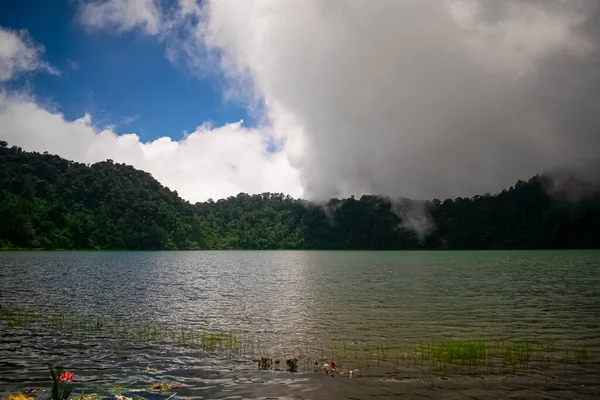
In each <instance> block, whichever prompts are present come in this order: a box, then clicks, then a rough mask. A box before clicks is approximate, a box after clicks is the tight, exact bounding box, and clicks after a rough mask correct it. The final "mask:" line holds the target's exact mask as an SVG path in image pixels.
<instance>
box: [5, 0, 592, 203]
mask: <svg viewBox="0 0 600 400" xmlns="http://www.w3.org/2000/svg"><path fill="white" fill-rule="evenodd" d="M0 7H1V9H0V139H1V140H6V141H7V142H9V145H18V146H21V147H23V148H24V149H25V150H29V151H48V152H50V153H56V154H59V155H61V156H63V157H65V158H69V159H73V160H76V161H80V162H86V163H93V162H97V161H102V160H105V159H113V160H114V161H116V162H123V163H127V164H130V165H133V166H134V167H136V168H139V169H142V170H145V171H148V172H150V173H151V174H152V175H153V176H154V177H155V178H156V179H158V180H159V181H160V182H161V183H162V184H164V185H166V186H168V187H169V188H171V189H173V190H177V191H178V193H179V194H180V195H181V196H182V197H183V198H185V199H187V200H190V201H192V202H195V201H204V200H206V199H208V198H213V199H218V198H223V197H227V196H232V195H236V194H237V193H239V192H246V193H261V192H265V191H270V192H278V193H286V194H290V195H292V196H294V197H303V198H307V199H309V200H315V201H320V200H325V199H327V198H329V197H346V196H349V195H356V196H360V195H361V194H381V195H386V196H392V197H400V196H401V197H408V198H414V199H431V198H434V197H436V198H441V199H443V198H447V197H457V196H463V197H464V196H473V195H476V194H482V193H486V192H491V193H494V192H498V191H500V190H502V189H505V188H508V187H509V186H511V185H513V184H514V183H515V182H516V181H517V180H518V179H528V178H529V177H531V176H533V175H535V174H537V173H546V172H548V171H555V170H569V169H577V170H578V171H579V170H581V168H585V166H586V165H588V163H593V162H595V161H596V160H598V157H599V156H600V150H599V149H600V146H599V144H600V143H599V142H600V133H599V132H600V131H599V122H600V117H599V116H600V72H599V71H600V68H599V65H600V52H599V47H598V46H599V44H600V41H599V39H600V3H599V2H597V1H596V0H505V1H502V2H499V1H496V0H439V1H422V0H403V1H388V0H288V1H279V0H218V1H217V0H214V1H213V0H205V1H201V2H198V1H195V0H169V1H167V0H127V1H126V0H87V1H84V0H66V1H62V2H61V1H58V0H57V1H53V2H45V1H40V0H37V1H36V0H21V1H19V2H12V1H2V2H0ZM592 165H593V164H592ZM582 166H583V167H582ZM582 176H585V177H586V179H590V180H595V179H597V178H596V176H597V175H596V174H590V173H587V174H582Z"/></svg>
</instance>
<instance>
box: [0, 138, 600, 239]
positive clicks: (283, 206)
mask: <svg viewBox="0 0 600 400" xmlns="http://www.w3.org/2000/svg"><path fill="white" fill-rule="evenodd" d="M547 184H548V180H547V178H545V177H542V176H535V177H533V178H531V179H530V180H529V181H528V182H523V181H519V182H518V183H517V184H516V185H515V186H514V187H511V188H510V189H508V190H504V191H502V192H501V193H499V194H496V195H484V196H475V197H473V198H457V199H447V200H444V201H440V200H437V199H435V200H433V201H426V202H414V201H409V200H402V201H391V200H390V199H388V198H384V197H379V196H362V197H361V198H360V199H355V198H348V199H331V200H330V201H329V202H327V203H326V204H324V205H316V204H311V203H308V202H305V201H303V200H299V199H294V198H291V197H290V196H285V195H283V194H276V193H263V194H259V195H248V194H244V193H241V194H239V195H237V196H235V197H229V198H227V199H222V200H218V201H216V202H213V201H208V202H204V203H196V204H190V203H189V202H187V201H184V200H183V199H181V198H180V197H179V196H178V194H177V192H176V191H171V190H169V189H168V188H166V187H164V186H162V185H161V184H160V183H159V182H158V181H156V180H155V179H154V178H153V177H152V176H151V175H150V174H148V173H146V172H143V171H139V170H136V169H135V168H133V167H131V166H128V165H125V164H118V163H114V162H113V161H111V160H107V161H104V162H99V163H96V164H93V165H86V164H81V163H76V162H72V161H68V160H65V159H63V158H61V157H59V156H56V155H50V154H47V153H44V154H40V153H36V152H26V151H23V150H22V149H21V148H18V147H15V146H13V147H8V144H7V143H6V142H0V248H3V249H10V248H24V249H34V248H35V249H37V248H39V249H140V250H151V249H155V250H160V249H168V250H171V249H181V250H184V249H529V248H598V247H600V228H599V227H600V198H599V197H598V196H595V197H588V198H587V199H586V200H583V201H579V202H568V201H561V200H557V199H555V198H553V197H552V196H550V195H548V193H547V190H546V187H547Z"/></svg>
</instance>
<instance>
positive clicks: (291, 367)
mask: <svg viewBox="0 0 600 400" xmlns="http://www.w3.org/2000/svg"><path fill="white" fill-rule="evenodd" d="M285 364H286V365H287V367H288V371H290V372H297V371H298V358H297V357H294V358H288V359H287V360H285Z"/></svg>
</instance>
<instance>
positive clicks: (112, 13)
mask: <svg viewBox="0 0 600 400" xmlns="http://www.w3.org/2000/svg"><path fill="white" fill-rule="evenodd" d="M79 19H80V22H81V23H82V24H83V25H84V26H86V27H88V28H93V29H104V28H107V29H116V30H117V31H118V32H123V31H128V30H132V29H135V28H139V29H142V30H143V31H144V32H145V33H147V34H150V35H155V34H157V33H158V32H159V31H160V28H161V19H160V12H159V8H158V6H157V4H156V2H155V1H154V0H94V1H91V2H88V3H85V4H83V6H82V7H81V9H80V14H79Z"/></svg>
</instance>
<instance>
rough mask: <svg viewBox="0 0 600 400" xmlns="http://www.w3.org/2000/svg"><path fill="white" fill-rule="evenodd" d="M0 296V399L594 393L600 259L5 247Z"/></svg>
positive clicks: (553, 254)
mask: <svg viewBox="0 0 600 400" xmlns="http://www.w3.org/2000/svg"><path fill="white" fill-rule="evenodd" d="M0 293H1V294H0V305H1V306H2V310H3V311H4V313H3V314H2V315H3V316H2V318H3V320H0V397H2V398H4V397H7V394H8V393H9V392H12V393H16V392H18V391H21V390H24V389H26V388H41V389H43V388H48V387H49V383H48V369H47V366H46V364H47V363H55V364H60V365H64V366H65V367H66V368H67V369H68V370H69V371H72V372H73V373H74V374H75V376H76V380H75V381H74V386H75V388H76V390H75V393H81V392H82V391H83V392H85V393H99V394H101V395H103V396H105V397H106V396H108V397H106V398H114V397H113V396H112V395H111V393H112V394H115V393H117V392H119V390H120V391H121V392H122V393H124V394H125V395H126V396H128V397H133V396H135V395H136V394H137V395H144V396H145V397H146V398H152V397H155V398H168V397H169V396H171V395H173V394H175V393H176V397H175V398H189V399H191V398H226V397H228V398H264V397H272V398H310V399H313V398H314V399H320V398H328V399H331V398H355V399H356V398H360V399H363V398H365V399H366V398H373V397H379V396H382V397H384V396H386V397H390V396H391V397H392V398H396V397H397V398H406V399H413V398H422V397H429V398H435V399H462V398H466V397H469V398H473V399H499V398H502V399H510V398H515V399H516V398H519V399H537V398H544V399H555V398H556V399H558V398H561V399H563V398H564V399H575V398H576V399H585V398H598V396H599V395H600V252H599V251H430V252H409V251H406V252H362V251H347V252H346V251H343V252H342V251H340V252H327V251H323V252H316V251H315V252H312V251H265V252H260V251H254V252H249V251H219V252H216V251H213V252H211V251H205V252H8V253H0ZM17 309H18V310H17ZM11 310H12V311H11ZM15 310H17V311H15ZM202 332H204V333H202ZM211 332H212V333H211ZM223 338H227V339H223ZM263 357H264V358H266V359H269V360H270V359H273V362H272V363H271V365H269V366H268V368H266V369H259V363H257V362H256V360H259V359H260V358H263ZM294 357H297V358H298V371H297V372H293V373H292V372H288V371H287V370H286V368H287V367H286V364H285V359H286V358H294ZM332 358H334V359H335V361H336V363H337V364H338V366H337V371H336V373H335V375H334V377H333V378H332V377H331V376H329V375H326V374H325V373H324V372H323V371H322V365H323V364H324V363H328V362H329V361H330V360H331V359H332ZM253 360H255V361H253ZM275 360H280V364H275ZM313 360H316V361H317V363H318V365H317V367H316V368H315V367H314V366H313ZM263 367H266V366H265V365H264V364H263ZM315 369H316V372H315ZM350 370H352V371H353V377H352V378H349V376H348V375H349V371H350ZM160 382H173V384H175V383H177V384H181V387H176V388H172V390H169V391H166V392H164V393H150V392H148V393H147V391H144V392H135V390H142V389H143V390H146V389H148V388H149V387H150V386H152V385H155V384H157V383H160ZM118 388H120V389H118ZM132 390H133V391H132ZM236 396H237V397H236Z"/></svg>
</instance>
